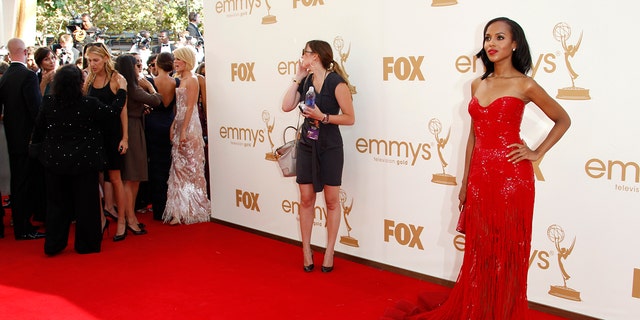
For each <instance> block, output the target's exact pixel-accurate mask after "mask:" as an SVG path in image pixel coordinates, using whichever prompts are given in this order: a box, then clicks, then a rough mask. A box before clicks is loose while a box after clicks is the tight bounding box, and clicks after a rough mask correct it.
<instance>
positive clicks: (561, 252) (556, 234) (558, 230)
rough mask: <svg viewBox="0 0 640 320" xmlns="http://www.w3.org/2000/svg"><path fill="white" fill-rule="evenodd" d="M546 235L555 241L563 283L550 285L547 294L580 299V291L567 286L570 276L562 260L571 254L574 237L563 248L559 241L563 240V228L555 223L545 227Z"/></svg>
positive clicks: (574, 242)
mask: <svg viewBox="0 0 640 320" xmlns="http://www.w3.org/2000/svg"><path fill="white" fill-rule="evenodd" d="M547 237H548V238H549V240H551V242H553V243H555V245H556V250H558V266H559V267H560V272H561V273H562V280H563V282H564V283H563V285H561V286H553V285H552V286H551V287H550V289H549V294H550V295H552V296H556V297H560V298H563V299H568V300H573V301H582V300H581V299H580V291H576V290H574V289H571V288H569V287H567V280H569V279H570V278H571V276H570V275H569V274H568V273H567V271H566V270H565V269H564V263H563V262H562V260H563V259H564V260H566V259H567V258H568V257H569V255H571V251H573V246H574V245H575V244H576V239H575V238H573V242H572V243H571V247H569V248H563V247H560V242H562V241H563V240H564V230H563V229H562V227H560V226H559V225H557V224H553V225H550V226H549V228H547Z"/></svg>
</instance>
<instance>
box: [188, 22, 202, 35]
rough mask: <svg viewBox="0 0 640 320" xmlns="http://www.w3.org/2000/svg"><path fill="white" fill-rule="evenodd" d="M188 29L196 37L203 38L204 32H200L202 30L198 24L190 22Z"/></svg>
mask: <svg viewBox="0 0 640 320" xmlns="http://www.w3.org/2000/svg"><path fill="white" fill-rule="evenodd" d="M187 31H189V35H190V36H192V37H194V38H197V39H200V38H202V34H201V33H200V30H198V26H196V25H195V24H193V23H192V22H189V24H187Z"/></svg>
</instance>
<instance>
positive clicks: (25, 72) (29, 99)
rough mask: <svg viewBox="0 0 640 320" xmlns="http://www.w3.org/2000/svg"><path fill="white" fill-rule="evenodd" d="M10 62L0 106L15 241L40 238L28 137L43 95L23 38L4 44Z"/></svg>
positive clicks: (1, 84)
mask: <svg viewBox="0 0 640 320" xmlns="http://www.w3.org/2000/svg"><path fill="white" fill-rule="evenodd" d="M7 49H8V51H9V58H10V59H11V65H10V66H9V69H7V72H5V73H4V75H3V76H2V78H0V108H2V111H3V114H4V128H5V134H6V137H7V149H8V151H9V170H10V172H11V181H10V185H11V215H12V217H13V229H14V234H15V238H16V240H33V239H39V238H43V237H44V236H45V235H44V233H40V232H37V230H36V228H35V227H34V226H33V225H32V224H31V220H30V218H31V214H32V213H33V212H32V208H33V205H34V204H36V203H40V204H41V203H42V201H43V200H42V199H32V196H33V193H34V192H32V190H33V187H38V186H36V184H37V183H34V180H35V181H37V180H36V179H38V178H40V179H41V178H42V177H37V176H34V174H33V173H34V171H38V170H34V168H36V166H37V165H39V164H38V162H37V160H35V159H32V158H29V155H28V151H29V140H30V139H31V132H32V131H33V127H34V124H35V119H36V116H37V115H38V110H39V108H40V103H41V99H42V95H41V94H40V86H39V85H38V76H36V74H35V73H34V72H33V71H31V70H29V69H27V66H26V61H27V57H26V54H27V50H26V48H25V44H24V42H23V41H22V40H20V39H17V38H13V39H10V40H9V42H8V43H7Z"/></svg>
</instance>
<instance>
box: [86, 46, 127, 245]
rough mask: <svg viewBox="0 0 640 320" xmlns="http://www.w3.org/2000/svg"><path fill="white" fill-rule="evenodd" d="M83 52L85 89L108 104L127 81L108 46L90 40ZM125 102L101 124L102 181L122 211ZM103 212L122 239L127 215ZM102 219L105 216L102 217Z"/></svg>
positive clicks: (125, 125)
mask: <svg viewBox="0 0 640 320" xmlns="http://www.w3.org/2000/svg"><path fill="white" fill-rule="evenodd" d="M85 52H86V53H85V56H86V60H87V64H88V65H89V67H88V74H87V77H86V81H85V83H84V92H85V93H86V94H87V95H88V96H91V97H96V98H98V100H100V101H102V103H104V104H107V105H110V104H111V103H112V102H113V100H114V99H115V97H116V92H117V90H118V82H119V81H121V80H122V81H126V80H124V77H122V75H121V74H119V73H118V72H117V71H116V70H115V67H114V63H113V60H112V59H111V54H110V53H109V50H108V49H107V47H106V46H105V45H104V44H103V43H100V42H93V43H89V44H87V45H86V46H85ZM128 128H129V126H128V117H127V106H126V105H125V106H124V108H122V111H121V112H120V113H119V114H118V115H117V116H116V117H114V118H113V121H112V122H111V123H110V124H109V125H107V126H106V127H105V128H104V145H105V154H106V156H107V167H106V170H107V173H108V174H107V175H106V176H105V181H106V180H109V182H110V183H111V185H112V186H113V195H114V198H115V202H116V205H117V206H118V208H120V211H123V208H124V207H125V194H124V185H123V183H122V178H121V176H120V170H121V169H122V166H123V161H124V159H123V155H124V154H125V153H126V152H127V150H128V149H129V131H128ZM105 214H106V215H108V216H109V217H111V218H116V219H117V220H118V228H117V230H116V235H115V236H114V237H113V240H114V241H119V240H123V239H124V233H125V227H126V218H125V215H124V212H120V213H119V214H118V216H117V217H116V216H115V215H114V214H113V213H109V212H107V211H105ZM103 223H105V222H104V220H103Z"/></svg>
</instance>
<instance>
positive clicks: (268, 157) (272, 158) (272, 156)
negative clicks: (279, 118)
mask: <svg viewBox="0 0 640 320" xmlns="http://www.w3.org/2000/svg"><path fill="white" fill-rule="evenodd" d="M270 119H271V114H270V113H269V111H267V110H264V111H262V121H264V124H265V125H266V126H267V137H269V144H270V145H271V152H267V153H266V154H265V155H264V158H265V159H266V160H269V161H276V160H278V158H277V157H276V154H275V152H274V151H273V147H274V146H275V145H274V144H273V139H271V133H272V132H273V127H274V125H275V123H276V119H273V122H271V124H269V120H270Z"/></svg>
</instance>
